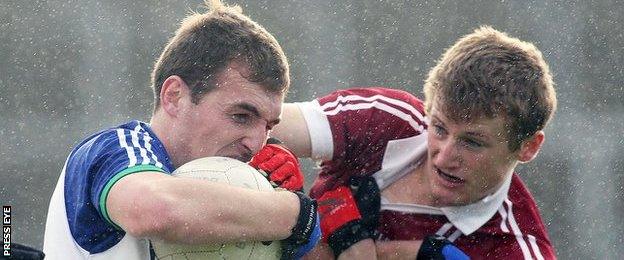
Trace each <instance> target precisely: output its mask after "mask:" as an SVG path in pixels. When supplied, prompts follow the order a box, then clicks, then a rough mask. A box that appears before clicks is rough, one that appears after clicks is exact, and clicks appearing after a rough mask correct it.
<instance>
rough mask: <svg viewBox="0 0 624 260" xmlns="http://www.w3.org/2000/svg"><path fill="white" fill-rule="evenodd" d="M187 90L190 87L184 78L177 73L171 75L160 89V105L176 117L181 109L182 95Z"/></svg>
mask: <svg viewBox="0 0 624 260" xmlns="http://www.w3.org/2000/svg"><path fill="white" fill-rule="evenodd" d="M187 92H189V88H188V87H187V86H186V83H185V82H184V80H182V78H180V77H179V76H176V75H172V76H169V77H168V78H167V79H166V80H165V82H163V85H162V88H161V89H160V107H161V108H162V109H163V110H164V111H165V113H167V114H169V115H170V116H173V117H175V116H176V115H177V114H178V113H179V111H180V109H181V105H182V97H184V96H185V95H186V94H187Z"/></svg>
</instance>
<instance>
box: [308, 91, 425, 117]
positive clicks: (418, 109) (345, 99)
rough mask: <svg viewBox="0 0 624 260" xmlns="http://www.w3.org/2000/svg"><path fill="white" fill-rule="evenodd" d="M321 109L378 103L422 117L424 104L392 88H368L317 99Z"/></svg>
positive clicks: (333, 93) (404, 92)
mask: <svg viewBox="0 0 624 260" xmlns="http://www.w3.org/2000/svg"><path fill="white" fill-rule="evenodd" d="M318 101H319V104H320V105H321V108H323V109H331V108H332V107H334V106H340V105H341V104H352V105H356V104H357V105H360V106H362V105H363V104H366V103H378V104H383V105H387V106H391V107H395V108H398V109H401V110H407V111H411V112H412V113H417V114H421V115H424V103H423V101H422V100H421V99H419V98H418V97H416V96H414V95H413V94H411V93H409V92H407V91H404V90H400V89H394V88H388V87H381V86H369V87H353V88H347V89H340V90H336V91H334V92H332V93H330V94H328V95H325V96H324V97H321V98H319V99H318Z"/></svg>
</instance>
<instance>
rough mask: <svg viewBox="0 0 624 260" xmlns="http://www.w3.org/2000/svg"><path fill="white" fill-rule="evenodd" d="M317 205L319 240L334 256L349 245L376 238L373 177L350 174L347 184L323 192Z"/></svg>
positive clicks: (376, 198) (377, 201) (376, 204)
mask: <svg viewBox="0 0 624 260" xmlns="http://www.w3.org/2000/svg"><path fill="white" fill-rule="evenodd" d="M318 204H319V214H320V216H321V230H322V231H323V240H324V241H327V243H328V244H329V246H330V247H331V248H332V251H333V252H334V255H335V256H336V258H338V256H339V255H340V254H341V253H342V252H343V251H344V250H346V249H348V248H349V247H351V246H352V245H353V244H355V243H357V242H359V241H361V240H364V239H368V238H372V239H375V238H376V237H377V225H378V223H379V209H380V205H381V197H380V192H379V187H378V186H377V182H376V181H375V179H374V178H373V177H351V179H350V180H349V186H348V187H347V186H339V187H338V188H336V189H335V190H331V191H328V192H325V193H324V194H323V195H322V196H321V197H320V198H319V199H318Z"/></svg>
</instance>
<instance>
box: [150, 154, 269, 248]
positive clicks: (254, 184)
mask: <svg viewBox="0 0 624 260" xmlns="http://www.w3.org/2000/svg"><path fill="white" fill-rule="evenodd" d="M172 175H173V176H177V177H183V178H194V179H202V180H209V181H214V182H220V183H227V184H229V185H233V186H237V187H243V188H249V189H255V190H273V187H272V186H271V184H270V183H269V181H268V180H267V179H266V178H264V177H263V176H262V175H261V174H260V173H259V172H258V171H257V170H256V169H254V168H253V167H251V166H249V165H247V164H246V163H244V162H241V161H238V160H235V159H231V158H226V157H206V158H200V159H196V160H193V161H191V162H188V163H186V164H184V165H182V166H180V167H179V168H178V169H177V170H175V171H174V172H173V173H172ZM250 206H252V205H250ZM152 246H153V247H154V252H155V253H156V259H171V260H178V259H184V260H186V259H193V260H194V259H279V258H280V256H281V246H280V242H279V241H273V242H272V243H271V244H270V245H264V244H263V243H262V242H240V243H233V244H216V245H181V244H171V243H164V242H163V241H157V240H153V241H152Z"/></svg>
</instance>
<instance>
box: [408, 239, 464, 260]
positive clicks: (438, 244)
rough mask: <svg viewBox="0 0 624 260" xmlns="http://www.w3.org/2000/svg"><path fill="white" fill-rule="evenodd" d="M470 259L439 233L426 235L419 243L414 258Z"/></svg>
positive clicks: (433, 259) (435, 259)
mask: <svg viewBox="0 0 624 260" xmlns="http://www.w3.org/2000/svg"><path fill="white" fill-rule="evenodd" d="M467 259H470V258H469V257H468V256H467V255H466V254H465V253H464V252H463V251H461V250H460V249H459V248H457V247H456V246H455V245H454V244H453V243H451V241H448V240H447V239H446V238H445V237H443V236H439V235H432V236H427V237H426V238H425V240H423V243H422V245H420V250H418V255H417V256H416V260H467Z"/></svg>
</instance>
